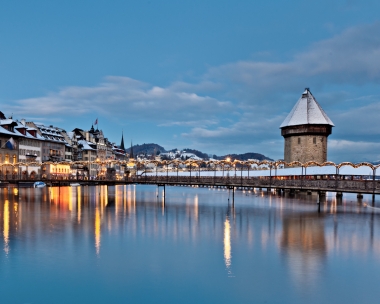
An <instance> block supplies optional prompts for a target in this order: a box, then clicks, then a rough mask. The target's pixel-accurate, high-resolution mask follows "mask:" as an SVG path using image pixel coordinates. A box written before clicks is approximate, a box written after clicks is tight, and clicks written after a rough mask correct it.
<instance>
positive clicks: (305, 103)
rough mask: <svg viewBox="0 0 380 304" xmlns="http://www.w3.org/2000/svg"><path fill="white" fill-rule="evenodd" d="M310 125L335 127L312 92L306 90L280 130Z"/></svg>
mask: <svg viewBox="0 0 380 304" xmlns="http://www.w3.org/2000/svg"><path fill="white" fill-rule="evenodd" d="M308 124H312V125H330V126H334V124H333V122H332V121H331V119H330V118H329V117H328V116H327V114H326V113H325V111H323V109H322V107H321V106H320V105H319V103H318V102H317V101H316V99H315V98H314V96H313V95H312V94H311V92H310V90H309V89H308V88H306V89H305V91H304V92H303V93H302V96H301V98H300V99H299V100H298V102H297V103H296V105H295V106H294V107H293V109H292V111H291V112H290V113H289V115H288V116H287V117H286V118H285V120H284V122H283V123H282V124H281V126H280V128H285V127H289V126H298V125H308Z"/></svg>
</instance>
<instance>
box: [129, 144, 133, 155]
mask: <svg viewBox="0 0 380 304" xmlns="http://www.w3.org/2000/svg"><path fill="white" fill-rule="evenodd" d="M129 158H133V147H132V140H131V151H130V153H129Z"/></svg>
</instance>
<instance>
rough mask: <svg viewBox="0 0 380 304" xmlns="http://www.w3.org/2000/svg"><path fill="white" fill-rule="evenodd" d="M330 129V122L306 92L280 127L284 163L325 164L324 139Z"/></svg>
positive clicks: (308, 92) (325, 147) (325, 146)
mask: <svg viewBox="0 0 380 304" xmlns="http://www.w3.org/2000/svg"><path fill="white" fill-rule="evenodd" d="M332 127H334V124H333V122H332V121H331V120H330V118H329V117H328V116H327V114H326V113H325V112H324V111H323V109H322V107H321V106H320V105H319V103H318V102H317V101H316V99H315V98H314V96H313V95H312V94H311V92H310V90H309V89H308V88H306V89H305V91H304V92H303V93H302V96H301V98H300V99H299V100H298V102H297V103H296V105H295V106H294V107H293V109H292V111H291V112H290V113H289V115H288V116H287V117H286V118H285V120H284V122H283V123H282V124H281V126H280V129H281V135H282V136H283V137H284V139H285V144H284V160H285V162H288V163H290V162H293V161H299V162H301V163H306V162H308V161H315V162H318V163H323V162H325V161H327V137H328V136H329V135H330V134H331V131H332Z"/></svg>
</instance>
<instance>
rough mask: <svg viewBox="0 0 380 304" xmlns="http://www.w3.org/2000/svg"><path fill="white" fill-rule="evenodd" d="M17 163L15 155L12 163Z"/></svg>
mask: <svg viewBox="0 0 380 304" xmlns="http://www.w3.org/2000/svg"><path fill="white" fill-rule="evenodd" d="M16 162H17V157H16V155H13V163H14V164H15V163H16Z"/></svg>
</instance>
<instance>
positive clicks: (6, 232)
mask: <svg viewBox="0 0 380 304" xmlns="http://www.w3.org/2000/svg"><path fill="white" fill-rule="evenodd" d="M3 217H4V220H3V221H4V223H3V227H4V228H3V237H4V251H5V253H6V254H8V253H9V201H8V200H5V203H4V212H3Z"/></svg>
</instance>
